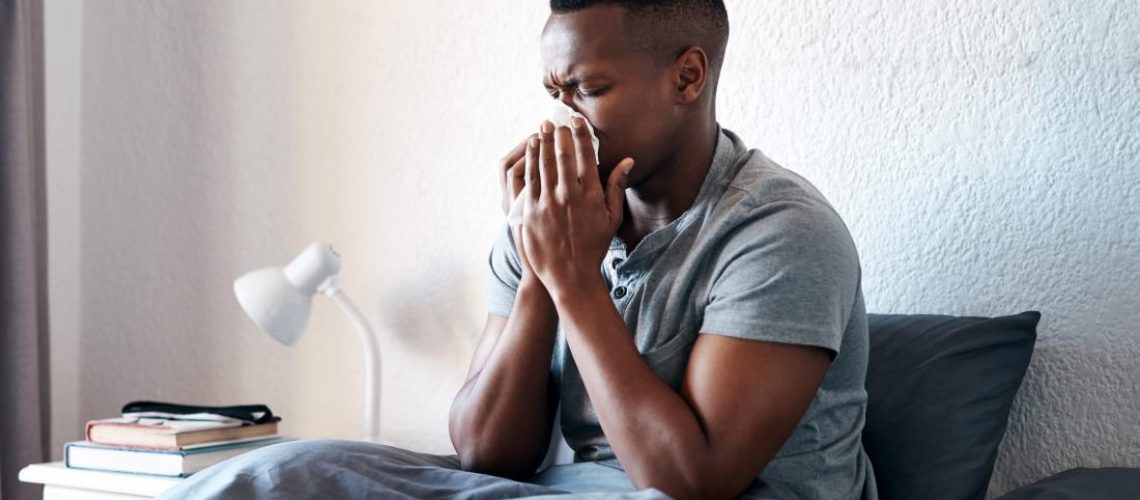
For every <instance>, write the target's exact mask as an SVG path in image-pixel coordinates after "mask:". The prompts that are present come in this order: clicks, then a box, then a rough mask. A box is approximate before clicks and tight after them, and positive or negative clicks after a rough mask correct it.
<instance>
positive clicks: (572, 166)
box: [554, 127, 579, 194]
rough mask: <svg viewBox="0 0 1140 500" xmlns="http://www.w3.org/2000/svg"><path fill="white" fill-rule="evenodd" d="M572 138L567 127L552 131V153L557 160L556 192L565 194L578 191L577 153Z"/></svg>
mask: <svg viewBox="0 0 1140 500" xmlns="http://www.w3.org/2000/svg"><path fill="white" fill-rule="evenodd" d="M575 149H576V148H575V147H574V136H573V134H572V133H571V132H570V129H569V128H567V127H558V129H556V130H555V131H554V152H555V156H556V157H557V159H558V190H559V191H563V192H565V193H566V194H569V193H573V192H577V191H578V189H579V188H578V167H577V161H578V160H577V157H578V155H577V153H575V152H574V150H575Z"/></svg>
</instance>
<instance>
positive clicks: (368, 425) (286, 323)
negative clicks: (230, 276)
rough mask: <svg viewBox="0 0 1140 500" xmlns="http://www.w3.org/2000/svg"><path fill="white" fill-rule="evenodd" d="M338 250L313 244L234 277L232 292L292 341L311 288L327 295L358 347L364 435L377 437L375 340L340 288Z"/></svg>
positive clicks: (304, 318)
mask: <svg viewBox="0 0 1140 500" xmlns="http://www.w3.org/2000/svg"><path fill="white" fill-rule="evenodd" d="M339 271H340V254H338V253H336V250H333V248H332V246H331V245H329V244H327V243H313V244H311V245H309V246H308V247H305V249H304V250H302V251H301V253H300V255H297V257H296V258H294V259H293V261H292V262H289V264H288V265H286V266H285V267H283V268H282V267H266V268H262V269H258V270H256V271H252V272H249V273H247V274H245V275H244V276H242V277H240V278H238V279H236V280H234V295H237V299H238V302H239V303H240V304H241V307H242V309H245V313H246V314H247V315H249V317H250V319H252V320H253V322H254V323H256V324H257V326H258V328H261V329H262V330H263V331H264V332H265V333H268V334H269V335H270V336H272V337H273V338H275V339H277V341H278V342H281V343H282V344H285V345H293V344H295V343H297V340H299V339H300V338H301V334H303V333H304V332H305V326H306V325H307V324H308V322H309V308H310V306H311V304H312V297H313V295H314V294H316V293H317V292H321V293H323V294H325V296H326V297H328V298H330V299H332V301H333V302H335V303H336V305H337V306H339V307H340V310H341V312H343V313H344V314H345V316H348V319H349V321H351V322H352V325H353V326H354V327H355V328H356V333H357V334H358V335H359V336H360V342H361V343H362V344H363V347H364V439H366V440H368V441H372V442H380V411H379V405H380V371H379V368H380V345H379V343H377V341H376V334H375V333H373V332H372V327H371V326H369V325H368V322H367V321H366V320H365V319H364V316H363V315H362V314H360V310H359V309H357V308H356V306H355V305H353V304H352V301H350V300H348V297H346V296H345V295H344V293H342V292H341V291H340V286H339V283H338V279H337V273H338V272H339Z"/></svg>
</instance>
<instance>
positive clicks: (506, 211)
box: [499, 134, 538, 281]
mask: <svg viewBox="0 0 1140 500" xmlns="http://www.w3.org/2000/svg"><path fill="white" fill-rule="evenodd" d="M537 139H538V134H531V135H530V137H527V138H526V139H525V140H523V141H522V142H520V143H519V145H518V146H515V148H514V149H512V150H511V152H510V153H507V156H504V157H503V159H502V161H500V163H499V187H500V188H502V192H503V197H502V205H503V215H507V216H509V215H510V214H511V207H512V205H514V202H515V199H516V198H518V196H519V193H521V192H522V191H523V187H524V181H523V177H524V175H525V174H526V148H527V144H529V143H530V142H531V141H533V140H537ZM520 231H521V226H517V225H516V226H512V227H511V233H512V235H513V236H514V240H515V250H516V251H517V252H518V254H519V265H520V266H521V267H522V281H529V280H531V279H538V278H537V277H536V276H534V270H533V269H531V267H530V263H529V262H527V257H526V252H524V251H523V246H522V235H521V233H520Z"/></svg>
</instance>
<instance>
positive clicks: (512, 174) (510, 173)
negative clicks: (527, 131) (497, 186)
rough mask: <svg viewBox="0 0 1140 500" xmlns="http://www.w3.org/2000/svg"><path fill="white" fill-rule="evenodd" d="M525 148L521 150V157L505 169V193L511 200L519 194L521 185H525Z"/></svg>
mask: <svg viewBox="0 0 1140 500" xmlns="http://www.w3.org/2000/svg"><path fill="white" fill-rule="evenodd" d="M525 177H526V150H525V149H524V150H523V157H522V158H519V161H517V162H515V165H514V166H513V167H511V169H510V170H507V195H508V196H510V197H511V199H512V200H514V199H515V198H517V197H518V196H519V193H521V192H522V190H523V187H525V186H526V180H525Z"/></svg>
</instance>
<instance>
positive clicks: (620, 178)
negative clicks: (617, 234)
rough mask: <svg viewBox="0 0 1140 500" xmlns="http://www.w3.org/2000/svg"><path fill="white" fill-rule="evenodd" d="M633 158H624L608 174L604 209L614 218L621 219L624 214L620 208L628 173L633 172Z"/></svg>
mask: <svg viewBox="0 0 1140 500" xmlns="http://www.w3.org/2000/svg"><path fill="white" fill-rule="evenodd" d="M633 163H634V162H633V158H626V159H624V160H622V161H621V163H618V165H617V166H616V167H614V171H613V172H610V179H609V182H607V186H606V208H608V209H609V210H610V213H611V214H616V217H615V218H619V219H620V218H621V216H622V215H623V213H624V209H623V207H622V204H623V202H624V201H625V188H627V187H629V171H630V170H633Z"/></svg>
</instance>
